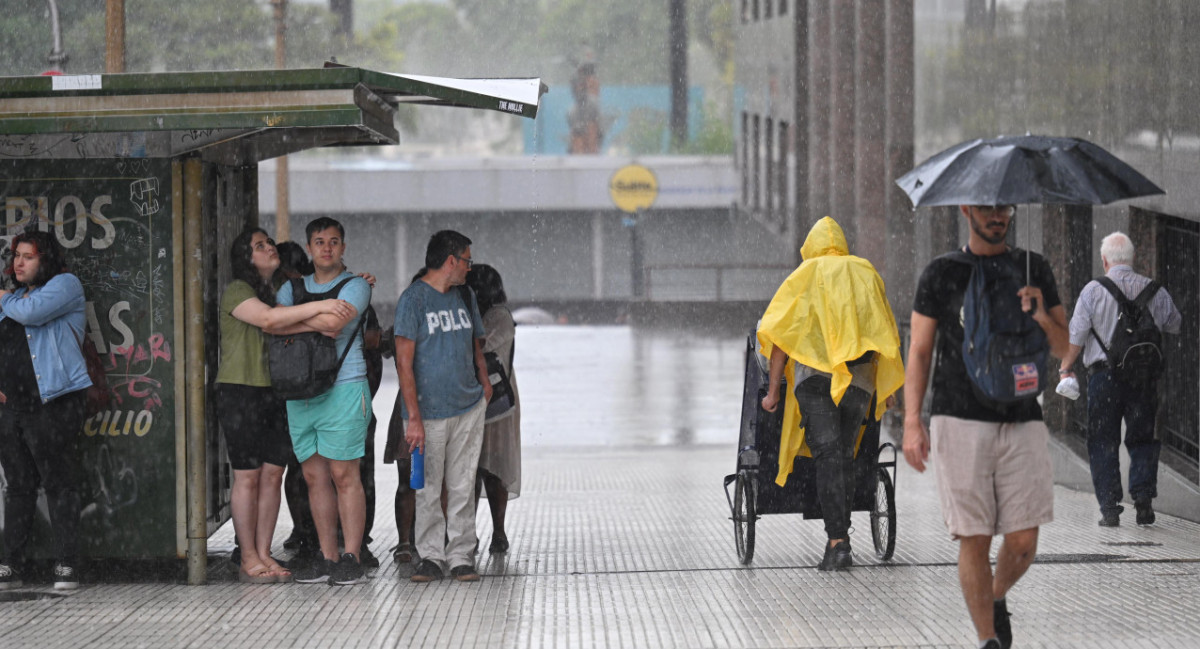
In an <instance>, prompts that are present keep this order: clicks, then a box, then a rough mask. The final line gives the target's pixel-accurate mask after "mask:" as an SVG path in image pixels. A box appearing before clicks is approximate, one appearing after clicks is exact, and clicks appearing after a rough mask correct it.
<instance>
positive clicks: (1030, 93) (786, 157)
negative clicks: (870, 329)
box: [735, 0, 1200, 518]
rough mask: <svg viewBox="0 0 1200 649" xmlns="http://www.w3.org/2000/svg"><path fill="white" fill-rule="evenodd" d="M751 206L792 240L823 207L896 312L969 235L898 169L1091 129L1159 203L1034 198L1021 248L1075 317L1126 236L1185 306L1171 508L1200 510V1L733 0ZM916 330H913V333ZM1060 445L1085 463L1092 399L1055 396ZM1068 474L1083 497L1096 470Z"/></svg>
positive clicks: (745, 209) (1050, 404) (1172, 341)
mask: <svg viewBox="0 0 1200 649" xmlns="http://www.w3.org/2000/svg"><path fill="white" fill-rule="evenodd" d="M735 14H736V16H737V17H736V19H737V20H738V21H739V25H738V28H737V29H738V45H737V65H738V72H737V75H738V78H737V88H736V90H735V92H737V93H738V94H739V96H742V97H743V98H744V102H743V107H744V111H743V112H742V114H741V115H739V116H737V119H738V120H739V125H738V129H737V130H738V151H737V153H736V155H735V160H736V164H737V166H738V173H739V180H740V187H741V191H740V192H739V196H738V211H739V213H740V214H745V215H747V216H748V217H749V219H752V220H754V221H756V222H760V223H763V224H764V225H765V226H766V227H769V228H771V229H772V230H773V231H776V232H778V233H779V234H780V235H781V236H783V237H785V238H789V239H791V240H792V241H793V244H794V245H798V242H799V241H801V240H802V238H803V236H804V233H805V232H806V231H807V227H806V226H807V224H809V223H811V222H813V221H814V220H815V219H816V218H819V217H820V216H823V215H825V214H830V215H832V216H834V217H835V218H837V219H838V220H839V222H841V223H842V225H843V227H845V229H846V231H847V236H848V237H849V238H850V241H851V247H852V249H853V250H854V251H855V252H856V254H860V255H862V256H864V257H867V258H868V259H870V260H871V261H872V262H873V263H874V264H875V265H876V266H877V267H878V268H879V269H880V271H881V272H882V274H883V275H884V278H885V280H886V281H887V282H888V285H889V289H888V290H889V297H890V298H891V299H892V302H893V306H894V308H895V310H896V311H897V316H898V319H906V316H907V312H908V308H907V307H908V305H910V304H911V303H912V297H911V295H912V287H913V286H914V284H915V280H916V277H915V272H916V271H919V269H920V268H922V267H923V266H924V265H925V264H926V263H927V262H928V261H929V259H931V258H932V257H933V256H934V255H936V254H939V253H941V252H943V251H946V250H949V249H951V248H953V247H955V246H956V245H960V244H961V243H962V242H964V241H965V240H966V233H965V231H964V227H965V226H964V225H963V223H962V219H961V218H960V217H958V216H957V214H956V211H955V210H952V209H948V208H934V209H922V210H917V211H916V212H915V213H914V212H913V211H912V210H911V209H910V207H911V204H910V203H908V202H907V200H906V199H904V198H903V197H902V196H900V195H899V193H898V191H897V190H896V188H895V187H894V185H893V184H892V182H891V181H892V180H893V179H895V178H897V177H898V176H900V175H901V174H902V173H903V172H905V171H907V170H908V169H909V168H911V166H912V164H913V162H914V161H919V160H923V159H924V158H925V157H927V156H929V155H932V154H933V153H936V152H937V151H939V150H941V149H943V148H945V147H947V146H949V145H951V144H954V143H956V142H959V141H962V140H965V139H970V138H975V137H992V136H996V135H1003V134H1020V133H1025V132H1032V133H1039V134H1047V135H1070V136H1078V137H1083V138H1085V139H1088V140H1091V141H1093V142H1095V143H1097V144H1099V145H1101V146H1103V147H1105V148H1107V149H1109V150H1110V151H1112V152H1113V153H1114V154H1115V155H1117V156H1118V157H1120V158H1122V159H1124V160H1126V161H1128V162H1130V163H1131V164H1133V165H1134V166H1135V167H1137V168H1138V169H1139V170H1140V171H1142V172H1143V173H1145V174H1146V175H1147V176H1148V177H1150V178H1151V179H1152V180H1153V181H1154V182H1156V183H1157V184H1158V185H1159V186H1161V187H1163V188H1164V189H1165V190H1166V192H1167V193H1166V195H1165V196H1157V197H1151V198H1147V199H1140V200H1137V201H1129V202H1123V203H1120V204H1117V205H1113V206H1106V207H1098V208H1094V209H1093V208H1090V207H1067V206H1050V205H1047V206H1022V208H1021V212H1020V215H1019V218H1018V220H1017V227H1016V228H1015V235H1014V243H1015V244H1016V245H1019V246H1021V247H1024V248H1029V249H1032V250H1034V251H1038V252H1042V253H1043V254H1045V255H1046V257H1047V258H1048V259H1049V260H1050V261H1051V263H1052V264H1053V265H1054V268H1055V273H1056V276H1057V279H1058V282H1059V291H1060V293H1061V294H1062V296H1063V298H1064V303H1065V306H1066V308H1067V311H1068V313H1070V311H1071V308H1072V306H1073V303H1074V298H1075V297H1076V296H1078V294H1079V291H1080V290H1081V289H1082V288H1083V286H1084V285H1085V284H1086V283H1087V282H1088V281H1089V280H1090V279H1091V278H1092V277H1095V276H1097V275H1099V274H1101V272H1102V271H1101V266H1100V259H1099V252H1098V251H1099V241H1100V239H1101V238H1102V237H1103V236H1105V235H1107V234H1108V233H1110V232H1112V231H1114V230H1122V231H1124V232H1127V233H1129V234H1130V236H1131V237H1132V238H1133V239H1134V242H1135V245H1136V246H1137V249H1138V260H1137V263H1136V267H1137V269H1138V270H1139V272H1142V273H1144V274H1147V275H1151V276H1154V277H1156V278H1157V279H1159V280H1160V281H1162V282H1163V283H1164V284H1165V286H1166V288H1167V290H1168V291H1170V293H1171V295H1172V296H1173V297H1174V299H1175V301H1176V304H1178V305H1179V308H1180V310H1181V311H1182V312H1183V315H1184V329H1183V332H1182V334H1181V335H1180V336H1174V337H1168V338H1167V347H1168V349H1166V350H1165V351H1166V354H1167V357H1168V363H1167V374H1166V376H1165V378H1164V380H1163V381H1162V390H1161V392H1162V395H1161V396H1162V405H1161V410H1160V411H1161V415H1160V418H1159V429H1160V431H1159V433H1160V436H1161V438H1162V439H1163V442H1164V452H1163V461H1164V469H1163V474H1162V477H1161V478H1160V482H1161V484H1160V492H1162V495H1161V496H1160V501H1161V502H1162V504H1163V508H1164V509H1166V510H1171V509H1174V510H1175V511H1177V512H1181V513H1182V512H1184V511H1186V513H1187V515H1189V516H1191V517H1192V518H1197V517H1200V498H1197V495H1200V490H1198V489H1197V485H1198V484H1200V474H1198V471H1197V466H1198V464H1200V454H1198V453H1200V452H1198V445H1197V441H1198V439H1197V438H1198V434H1197V427H1198V423H1200V325H1198V321H1200V313H1198V302H1197V289H1198V288H1200V200H1198V199H1200V182H1198V181H1200V164H1198V163H1197V160H1200V158H1198V157H1197V152H1198V151H1200V112H1198V111H1196V109H1195V107H1196V105H1197V103H1198V102H1200V87H1198V86H1197V85H1196V84H1195V83H1194V80H1195V78H1196V76H1197V74H1198V73H1200V45H1197V43H1196V42H1195V40H1194V39H1192V38H1190V37H1189V35H1190V34H1192V33H1194V31H1195V29H1196V28H1197V27H1198V26H1200V5H1196V4H1195V3H1189V2H1186V1H1184V0H1163V1H1161V2H1157V3H1155V4H1154V5H1153V7H1151V6H1149V5H1145V4H1142V3H1111V2H1101V1H1098V0H1075V1H1072V0H1066V1H1063V0H1031V1H1029V2H1006V1H1000V2H997V1H996V0H992V1H990V2H989V1H987V0H856V1H851V0H847V1H845V2H813V1H807V0H739V2H738V5H737V10H736V11H735ZM902 327H903V325H902ZM1045 405H1046V415H1047V421H1048V423H1050V424H1051V428H1052V429H1053V430H1056V431H1057V432H1058V433H1059V435H1058V440H1059V442H1060V443H1061V444H1062V446H1063V447H1064V448H1065V449H1069V450H1070V452H1071V453H1073V454H1074V455H1076V456H1078V457H1085V456H1086V452H1085V451H1084V449H1083V438H1084V435H1085V431H1086V406H1085V405H1084V404H1083V403H1082V400H1081V401H1080V402H1076V403H1075V404H1073V405H1065V404H1064V403H1063V401H1062V400H1060V399H1053V398H1051V399H1047V400H1046V404H1045ZM1079 468H1080V467H1079V463H1078V462H1077V461H1064V462H1063V463H1062V470H1061V471H1059V472H1058V476H1059V478H1060V479H1061V480H1062V481H1063V482H1066V483H1070V484H1074V485H1077V486H1079V487H1081V488H1085V489H1090V479H1089V478H1088V476H1087V471H1086V465H1084V466H1083V472H1082V474H1081V473H1080V472H1079V470H1078V469H1079Z"/></svg>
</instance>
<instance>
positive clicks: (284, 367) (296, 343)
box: [267, 277, 366, 401]
mask: <svg viewBox="0 0 1200 649" xmlns="http://www.w3.org/2000/svg"><path fill="white" fill-rule="evenodd" d="M352 279H355V278H354V277H347V278H346V279H344V280H342V281H340V282H338V284H337V285H336V286H334V287H333V288H331V289H329V290H328V291H325V292H323V293H309V292H308V291H307V290H306V289H305V288H304V280H303V279H293V280H291V284H292V297H293V300H292V303H293V304H297V305H299V304H307V303H308V302H316V301H318V300H327V299H330V298H335V297H337V295H338V293H339V292H341V290H342V287H343V286H345V285H346V284H347V283H348V282H349V281H350V280H352ZM365 321H366V317H365V314H360V315H359V318H358V325H357V326H356V327H355V328H354V333H353V334H351V335H350V339H349V341H347V343H346V349H344V350H342V353H341V355H340V357H339V355H338V353H337V339H335V338H330V337H329V336H326V335H324V334H320V333H317V332H315V331H306V332H304V333H298V334H288V335H286V336H272V337H271V342H270V344H269V345H268V346H267V357H268V360H269V362H270V369H271V388H273V389H274V390H275V394H276V395H278V396H279V398H281V399H285V400H288V401H299V400H302V399H311V398H313V397H316V396H320V395H322V394H325V393H326V392H328V391H329V389H330V388H332V387H333V384H334V382H336V381H337V375H338V372H339V371H341V369H342V363H343V362H345V360H346V355H347V354H348V353H349V352H350V347H351V346H352V345H353V343H354V337H355V336H357V335H358V332H359V330H361V329H362V326H363V322H365Z"/></svg>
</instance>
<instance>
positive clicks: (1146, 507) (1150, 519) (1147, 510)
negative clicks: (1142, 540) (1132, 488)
mask: <svg viewBox="0 0 1200 649" xmlns="http://www.w3.org/2000/svg"><path fill="white" fill-rule="evenodd" d="M1134 507H1137V524H1138V525H1153V524H1154V508H1153V507H1151V506H1150V503H1148V502H1146V503H1134Z"/></svg>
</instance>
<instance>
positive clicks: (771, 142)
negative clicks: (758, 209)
mask: <svg viewBox="0 0 1200 649" xmlns="http://www.w3.org/2000/svg"><path fill="white" fill-rule="evenodd" d="M763 127H764V128H763V135H764V136H766V141H765V142H763V149H764V151H763V153H764V154H765V155H764V156H763V158H764V159H765V160H764V165H763V166H764V167H765V168H764V169H763V185H764V187H763V196H764V198H765V201H764V202H765V203H766V204H767V205H766V208H767V220H769V221H774V220H775V214H774V212H775V121H774V120H772V119H771V118H770V117H767V118H766V119H765V120H763Z"/></svg>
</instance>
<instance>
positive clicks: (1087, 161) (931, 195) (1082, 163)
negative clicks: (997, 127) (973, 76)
mask: <svg viewBox="0 0 1200 649" xmlns="http://www.w3.org/2000/svg"><path fill="white" fill-rule="evenodd" d="M896 184H897V185H899V186H900V188H901V189H903V190H904V192H905V193H906V194H908V197H909V198H910V199H912V202H913V207H925V206H937V205H1019V204H1029V203H1061V204H1068V205H1104V204H1107V203H1111V202H1113V201H1119V200H1122V199H1127V198H1137V197H1139V196H1150V195H1154V194H1163V193H1165V192H1164V191H1163V190H1162V189H1160V188H1159V187H1158V185H1155V184H1154V183H1152V182H1150V180H1149V179H1147V178H1146V177H1145V176H1143V175H1142V174H1140V173H1138V171H1137V170H1136V169H1134V168H1133V167H1131V166H1129V165H1127V164H1125V163H1124V162H1122V161H1121V160H1119V159H1118V158H1117V157H1116V156H1114V155H1112V154H1111V153H1109V152H1108V151H1105V150H1104V149H1103V148H1101V147H1099V146H1097V145H1095V144H1092V143H1091V142H1088V141H1087V140H1081V139H1079V138H1072V137H1047V136H1041V135H1022V136H1009V137H998V138H992V139H987V140H983V139H980V140H972V141H970V142H963V143H962V144H958V145H956V146H953V147H951V148H949V149H946V150H945V151H942V152H941V153H939V154H937V155H935V156H933V157H932V158H930V159H928V160H926V161H925V162H922V163H921V164H920V165H917V167H916V168H915V169H913V170H912V171H910V172H908V173H907V174H904V175H903V176H901V177H900V178H899V179H898V180H896Z"/></svg>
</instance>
